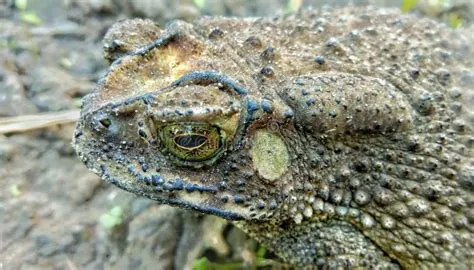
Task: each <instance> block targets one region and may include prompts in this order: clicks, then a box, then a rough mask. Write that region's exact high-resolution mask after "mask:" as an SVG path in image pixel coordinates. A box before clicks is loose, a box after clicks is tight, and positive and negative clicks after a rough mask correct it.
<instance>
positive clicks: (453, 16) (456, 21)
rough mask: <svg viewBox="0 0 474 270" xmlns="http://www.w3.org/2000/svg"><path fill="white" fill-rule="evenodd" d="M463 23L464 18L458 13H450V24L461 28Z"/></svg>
mask: <svg viewBox="0 0 474 270" xmlns="http://www.w3.org/2000/svg"><path fill="white" fill-rule="evenodd" d="M461 25H462V18H461V16H459V14H457V13H450V14H449V26H451V27H452V28H459V27H460V26H461Z"/></svg>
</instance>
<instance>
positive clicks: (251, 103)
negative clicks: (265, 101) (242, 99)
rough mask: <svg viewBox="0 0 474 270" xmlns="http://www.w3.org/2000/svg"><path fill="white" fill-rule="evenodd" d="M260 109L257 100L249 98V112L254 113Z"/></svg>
mask: <svg viewBox="0 0 474 270" xmlns="http://www.w3.org/2000/svg"><path fill="white" fill-rule="evenodd" d="M258 109H259V106H258V103H257V101H255V100H253V99H249V101H248V102H247V111H248V112H249V114H252V113H254V112H255V111H257V110H258Z"/></svg>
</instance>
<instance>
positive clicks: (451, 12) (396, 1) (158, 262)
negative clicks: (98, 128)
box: [0, 0, 474, 270]
mask: <svg viewBox="0 0 474 270" xmlns="http://www.w3.org/2000/svg"><path fill="white" fill-rule="evenodd" d="M348 3H351V4H353V5H368V4H372V5H375V6H380V7H382V6H391V7H397V8H401V9H403V10H404V11H405V12H418V13H422V14H425V15H427V16H431V17H433V18H435V19H437V20H440V21H442V22H443V23H446V24H448V25H449V26H451V27H453V28H468V27H470V29H474V28H473V27H472V24H471V21H472V20H473V18H474V16H473V14H474V12H473V6H474V4H473V3H474V1H472V0H464V1H462V0H459V1H454V0H453V1H442V0H423V1H421V0H420V1H413V0H412V1H404V0H392V1H390V0H386V1H362V0H360V1H357V0H354V1H344V0H337V1H323V0H308V1H302V0H300V1H295V0H290V1H288V0H274V1H272V0H222V1H219V0H181V1H179V0H176V1H173V0H136V1H130V0H0V186H1V187H0V270H3V269H193V268H194V269H242V268H246V269H256V268H259V269H272V268H279V267H283V265H281V264H279V263H278V262H277V261H275V260H273V258H274V256H273V255H272V254H270V253H269V252H267V251H266V250H265V248H264V247H260V246H259V245H258V244H257V243H255V242H254V241H252V240H251V239H249V238H248V237H247V236H245V234H244V233H243V232H241V231H240V230H238V229H236V228H234V227H233V226H232V225H230V224H228V223H227V222H225V221H223V220H221V219H219V218H216V217H210V216H203V215H198V214H196V213H191V212H186V211H182V210H180V209H176V208H171V207H168V206H162V205H158V204H156V203H154V202H152V201H149V200H147V199H143V198H138V197H136V196H134V195H131V194H128V193H126V192H123V191H121V190H119V189H118V188H115V187H112V186H110V185H107V184H105V183H103V182H102V181H101V180H100V179H99V178H98V177H97V176H96V175H94V174H92V173H90V172H89V171H88V170H87V169H86V168H85V166H84V165H83V164H82V163H81V162H80V161H79V160H78V159H77V158H76V156H75V153H74V151H73V149H72V147H71V136H72V133H73V130H74V121H75V119H77V117H78V109H79V108H80V104H81V99H82V97H83V96H84V95H86V94H87V93H89V92H91V91H92V90H93V88H94V85H95V82H96V81H97V79H98V78H99V77H100V76H101V74H103V72H104V71H105V70H106V69H107V63H106V61H104V60H103V57H102V42H101V40H102V37H103V35H104V34H105V32H106V31H107V29H108V28H109V27H110V26H111V25H112V24H113V23H114V22H115V21H117V20H119V19H124V18H130V17H147V18H151V19H153V20H155V21H156V22H158V23H159V24H160V25H165V24H166V22H168V21H170V20H173V19H183V20H186V21H192V20H193V19H195V18H198V17H199V16H202V15H222V16H265V15H275V14H284V13H288V12H293V11H295V10H297V9H298V8H301V7H305V6H313V7H320V6H322V5H324V4H331V5H333V6H339V5H346V4H348ZM466 33H469V32H467V31H466ZM470 33H471V34H472V32H470Z"/></svg>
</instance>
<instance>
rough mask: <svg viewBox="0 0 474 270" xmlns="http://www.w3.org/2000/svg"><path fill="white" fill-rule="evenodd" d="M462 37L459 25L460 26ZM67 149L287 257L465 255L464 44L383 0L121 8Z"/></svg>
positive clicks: (472, 71) (472, 190)
mask: <svg viewBox="0 0 474 270" xmlns="http://www.w3.org/2000/svg"><path fill="white" fill-rule="evenodd" d="M471 34H472V33H471ZM104 42H105V51H106V58H107V59H109V60H110V61H112V63H111V67H110V70H109V71H108V73H107V74H105V76H104V77H103V79H102V80H101V81H100V82H99V83H98V86H97V88H96V89H95V91H94V92H93V93H92V94H90V95H88V96H87V97H86V98H85V99H84V106H83V110H82V116H81V120H80V121H79V123H78V125H77V130H76V134H75V137H74V146H75V148H76V150H77V152H78V155H79V157H80V158H81V159H82V160H83V161H84V163H85V164H86V165H87V166H88V167H89V168H90V169H91V170H92V171H94V172H95V173H97V174H99V175H101V176H102V178H103V179H105V180H106V181H108V182H110V183H113V184H115V185H117V186H119V187H120V188H123V189H126V190H128V191H130V192H133V193H135V194H138V195H141V196H145V197H148V198H151V199H153V200H157V201H159V202H161V203H167V204H171V205H176V206H179V207H184V208H189V209H193V210H197V211H200V212H203V213H210V214H214V215H218V216H221V217H223V218H226V219H229V220H234V221H235V223H236V224H237V225H238V226H240V227H241V228H243V229H244V230H245V231H246V232H248V233H249V234H250V235H252V236H253V237H255V238H256V239H257V240H258V241H260V242H261V243H263V244H264V245H266V246H267V247H268V248H269V249H271V250H273V251H274V252H275V253H276V254H277V255H279V256H280V257H281V258H282V259H283V260H284V261H286V262H289V263H291V264H294V265H298V266H310V265H311V266H319V267H331V268H333V267H360V268H366V267H386V268H389V269H392V268H393V269H397V268H407V269H415V268H425V269H428V268H430V269H443V268H449V269H472V268H474V235H473V233H474V226H473V224H474V212H473V211H474V210H473V209H474V208H473V207H474V148H473V143H474V135H473V122H474V111H473V104H474V103H473V102H474V64H473V62H474V57H473V56H474V48H473V45H472V44H471V43H470V42H469V40H468V37H467V36H463V35H462V34H461V33H460V32H459V31H458V30H454V29H450V28H449V27H448V26H446V25H443V24H440V23H437V22H435V21H433V20H431V19H427V18H420V17H416V16H414V15H402V14H401V13H400V12H399V11H397V10H388V9H373V8H364V9H356V8H345V9H336V10H324V11H301V12H299V13H297V14H294V15H289V16H284V17H275V18H264V19H261V18H248V19H237V18H223V17H205V18H202V19H200V20H198V21H196V22H195V23H194V24H189V23H185V22H181V21H176V22H174V23H172V24H170V25H169V26H167V27H166V28H164V29H163V28H159V27H158V26H157V25H154V24H153V23H152V22H150V21H148V20H131V21H123V22H120V23H118V24H117V25H115V26H114V27H113V28H112V29H111V30H110V31H109V33H107V35H106V37H105V39H104Z"/></svg>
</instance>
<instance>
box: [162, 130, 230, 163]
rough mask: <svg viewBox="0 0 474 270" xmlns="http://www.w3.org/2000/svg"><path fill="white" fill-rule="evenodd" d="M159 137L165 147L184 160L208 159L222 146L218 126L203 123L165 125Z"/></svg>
mask: <svg viewBox="0 0 474 270" xmlns="http://www.w3.org/2000/svg"><path fill="white" fill-rule="evenodd" d="M160 137H161V140H162V141H163V144H164V146H165V148H166V149H167V150H168V151H169V152H171V153H172V154H173V155H174V156H176V157H177V158H179V159H182V160H184V161H202V160H206V159H209V158H211V157H213V156H214V155H215V154H216V153H217V152H218V151H219V150H220V149H221V148H222V138H221V134H220V131H219V128H218V127H215V126H211V125H208V124H204V123H185V124H172V125H167V126H164V127H163V128H162V129H161V131H160Z"/></svg>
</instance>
